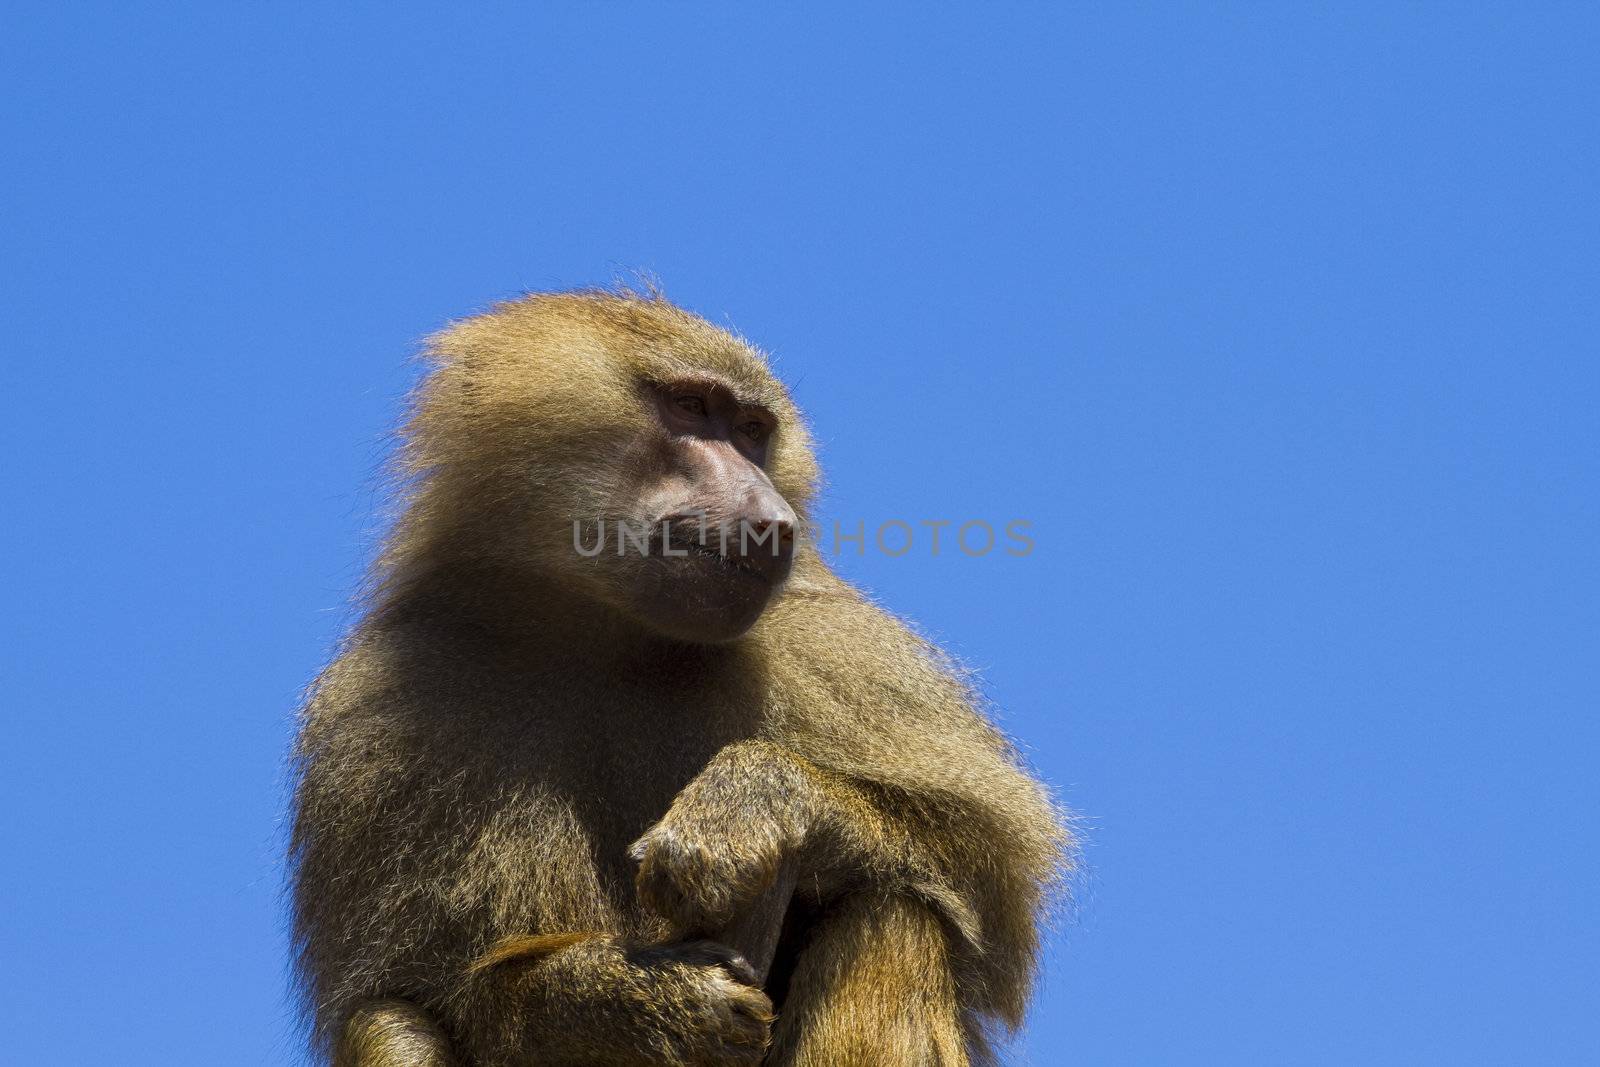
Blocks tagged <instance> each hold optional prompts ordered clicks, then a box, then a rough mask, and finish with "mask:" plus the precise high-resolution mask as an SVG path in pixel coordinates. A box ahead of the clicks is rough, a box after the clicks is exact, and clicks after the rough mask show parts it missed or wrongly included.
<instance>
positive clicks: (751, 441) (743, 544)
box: [591, 378, 797, 643]
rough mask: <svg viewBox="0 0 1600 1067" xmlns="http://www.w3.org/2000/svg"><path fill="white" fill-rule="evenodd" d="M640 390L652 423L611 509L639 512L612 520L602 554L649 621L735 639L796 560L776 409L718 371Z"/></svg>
mask: <svg viewBox="0 0 1600 1067" xmlns="http://www.w3.org/2000/svg"><path fill="white" fill-rule="evenodd" d="M638 395H639V403H640V405H641V407H642V408H643V409H644V412H645V421H644V426H645V429H644V431H643V433H642V435H641V440H640V441H639V442H638V443H637V444H636V445H635V447H634V448H633V449H631V450H630V451H631V457H630V458H631V462H630V463H629V464H628V467H629V468H630V469H631V470H632V471H633V472H634V474H633V477H631V478H627V479H625V480H624V485H623V487H622V492H623V495H624V497H625V498H626V499H625V500H624V501H619V503H621V504H623V506H622V507H621V508H618V509H617V510H616V511H613V514H616V513H619V512H620V513H622V514H627V515H630V516H631V518H630V519H629V520H626V521H624V522H622V523H618V524H613V525H612V527H611V528H610V529H605V530H604V537H603V538H602V540H601V543H602V544H603V546H604V551H603V553H602V554H601V555H600V556H597V558H596V562H599V561H600V560H601V559H604V560H605V561H606V565H607V568H608V569H610V570H612V571H613V574H612V577H613V579H614V581H613V588H614V589H620V590H621V593H622V600H623V604H622V606H623V607H624V609H625V610H626V611H628V612H629V613H630V614H632V615H633V616H634V617H635V618H637V619H638V620H639V621H640V622H642V623H644V624H645V625H646V626H648V627H649V628H650V629H652V630H655V631H657V632H659V633H662V634H665V635H667V636H669V637H675V638H678V639H680V640H685V641H692V642H697V643H714V642H721V641H729V640H732V639H734V638H737V637H739V636H740V635H742V634H743V633H744V632H745V631H746V630H748V629H749V628H750V627H751V626H752V625H753V624H754V623H755V621H756V619H757V618H759V617H760V615H761V613H762V611H763V610H764V609H765V608H766V606H767V604H768V603H770V602H771V600H772V598H773V596H774V595H775V594H776V593H777V592H778V590H779V589H780V588H781V587H782V586H783V583H784V581H785V580H786V579H787V578H788V576H789V571H790V567H791V565H792V563H793V560H794V550H795V525H796V521H797V520H796V517H795V511H794V509H793V508H792V507H791V506H790V505H789V502H788V501H787V500H785V499H784V497H783V494H782V493H780V492H779V491H778V490H777V488H776V487H775V486H774V485H773V483H772V481H771V479H770V478H769V477H768V475H767V470H766V468H767V460H768V454H769V451H770V448H771V444H772V440H773V436H774V434H775V432H776V431H777V429H778V419H777V416H776V415H775V414H774V413H773V412H772V411H770V410H769V409H768V408H766V407H765V406H763V405H761V404H759V403H755V402H751V401H748V400H741V399H740V398H739V397H738V396H737V395H736V394H735V392H734V391H733V389H732V388H731V387H730V386H728V385H726V384H724V383H722V382H719V381H717V380H715V379H712V378H677V379H672V380H667V381H657V382H645V383H641V384H640V386H639V389H638ZM630 505H631V506H630ZM597 533H598V531H591V535H594V534H597Z"/></svg>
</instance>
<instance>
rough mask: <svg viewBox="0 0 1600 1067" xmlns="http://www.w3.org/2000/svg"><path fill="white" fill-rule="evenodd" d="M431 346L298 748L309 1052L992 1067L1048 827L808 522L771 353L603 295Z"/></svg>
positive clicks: (1020, 991) (1050, 817) (461, 329)
mask: <svg viewBox="0 0 1600 1067" xmlns="http://www.w3.org/2000/svg"><path fill="white" fill-rule="evenodd" d="M427 355H428V358H429V360H430V363H431V367H430V370H429V373H428V374H427V375H426V376H425V378H424V380H423V381H422V383H421V384H420V385H419V386H418V388H417V390H416V392H415V394H414V396H413V398H412V402H411V406H410V410H409V415H408V418H407V420H406V423H405V426H404V428H403V435H402V442H403V443H402V446H401V448H400V449H399V450H398V461H397V471H398V475H397V480H398V484H399V489H398V492H399V504H398V507H397V511H396V516H395V519H394V523H393V526H392V529H391V531H390V533H389V535H388V537H387V540H386V541H385V544H384V546H383V549H382V551H381V552H380V554H379V556H378V558H377V560H376V562H375V564H374V568H373V573H372V575H371V576H370V578H369V582H368V586H367V588H366V590H365V593H364V596H363V600H362V605H363V611H362V615H361V617H360V619H359V620H358V622H357V624H356V625H355V627H354V628H353V630H352V632H351V633H350V634H349V635H348V636H347V638H346V639H345V643H344V645H343V647H342V649H341V652H340V654H339V656H338V657H337V659H336V660H335V661H334V662H333V663H332V664H331V665H330V666H329V667H328V668H327V669H326V670H325V671H324V673H323V674H322V675H321V677H320V678H318V680H317V681H316V682H315V683H314V684H313V685H312V687H311V689H310V693H309V697H308V701H307V704H306V707H305V709H304V713H303V726H302V732H301V736H300V740H299V743H298V746H297V749H296V755H295V766H296V772H297V774H296V785H297V789H296V811H295V818H294V825H293V834H292V842H291V846H290V849H291V857H290V858H291V869H292V880H293V912H294V925H293V931H294V943H295V947H296V965H297V970H298V974H299V976H300V986H301V989H302V993H303V997H304V1005H305V1011H306V1015H307V1019H308V1027H309V1030H310V1033H311V1042H312V1047H313V1050H314V1054H315V1055H316V1056H317V1057H318V1058H319V1060H320V1061H327V1060H329V1059H331V1060H333V1061H334V1062H335V1063H337V1064H340V1065H343V1067H357V1065H359V1067H442V1065H446V1064H450V1065H456V1067H469V1065H470V1067H500V1065H507V1067H509V1065H544V1067H556V1065H567V1064H574V1065H576V1064H604V1065H620V1067H630V1065H644V1064H695V1065H701V1064H704V1065H724V1064H730V1065H731V1064H738V1065H745V1064H756V1063H767V1064H774V1065H785V1067H797V1065H805V1067H851V1065H873V1067H900V1065H933V1064H939V1065H952V1064H968V1063H990V1062H993V1057H994V1048H995V1040H994V1039H995V1038H996V1037H997V1036H998V1035H999V1034H1000V1033H1001V1032H1002V1031H1004V1030H1005V1029H1008V1028H1012V1027H1015V1026H1016V1025H1017V1024H1018V1023H1019V1022H1020V1020H1021V1018H1022V1015H1023V1012H1024V1007H1025V1002H1026V1000H1027V997H1028V993H1029V989H1030V985H1031V982H1032V978H1033V972H1034V967H1035V961H1036V955H1037V950H1038V938H1039V933H1038V931H1039V927H1040V924H1041V921H1042V916H1043V915H1044V914H1046V913H1047V911H1048V904H1049V901H1050V899H1051V898H1052V896H1053V895H1054V894H1053V887H1054V886H1055V885H1057V884H1058V880H1059V875H1060V873H1061V872H1062V870H1063V869H1064V865H1065V857H1066V855H1067V851H1066V850H1067V846H1068V844H1069V839H1068V834H1067V832H1066V830H1065V828H1064V823H1063V820H1062V818H1061V814H1060V812H1059V811H1058V810H1057V809H1056V808H1055V807H1054V805H1053V804H1052V802H1051V800H1050V799H1049V797H1048V795H1047V792H1046V791H1045V790H1044V788H1043V787H1042V786H1041V785H1039V784H1038V783H1037V782H1036V781H1034V780H1033V779H1032V778H1031V777H1029V776H1028V775H1027V774H1026V773H1025V772H1024V771H1023V770H1022V768H1021V764H1020V761H1019V759H1018V757H1017V755H1016V754H1015V752H1014V750H1013V748H1012V746H1011V745H1010V743H1009V742H1008V741H1007V740H1006V739H1005V738H1004V737H1003V736H1002V735H1001V734H1000V733H999V732H998V730H997V729H996V728H995V727H994V726H992V725H991V724H990V722H989V721H988V720H987V718H986V717H985V716H984V714H983V713H982V711H981V710H980V704H979V702H978V701H977V700H976V699H975V697H974V695H973V693H972V691H971V689H970V687H969V686H968V684H967V683H966V682H965V680H964V677H963V675H962V673H961V671H960V670H959V669H957V668H956V667H955V666H954V665H953V664H952V663H951V662H950V660H949V659H948V658H947V657H946V656H945V655H943V654H942V653H941V652H940V651H939V650H938V649H937V648H936V647H934V646H933V645H931V644H930V643H928V642H926V641H924V640H923V639H921V638H920V637H918V636H917V635H915V634H914V633H913V632H911V631H910V630H909V629H908V628H907V627H906V626H904V625H903V624H902V623H900V622H899V621H897V620H896V619H894V618H893V617H891V616H890V615H888V614H886V613H885V612H884V611H882V610H880V609H879V608H877V607H876V606H874V605H873V604H872V603H870V602H869V601H868V600H867V599H865V598H864V597H863V596H862V595H861V594H860V593H858V592H857V591H856V590H855V589H854V588H852V587H851V586H850V585H848V584H847V583H846V582H844V581H843V580H842V579H840V578H839V577H837V576H836V575H835V574H834V573H833V572H832V571H831V570H830V569H829V567H828V566H827V564H826V562H825V561H824V560H823V559H822V557H821V555H820V553H819V552H818V550H817V549H816V547H815V546H813V545H811V544H809V543H808V542H807V539H806V538H805V537H803V536H800V528H801V526H802V524H803V522H804V520H805V518H806V516H807V515H808V513H809V511H808V509H809V506H810V502H811V497H812V493H813V487H814V483H815V482H816V480H817V477H818V471H817V467H816V465H815V462H814V460H813V458H812V452H811V447H810V444H809V442H808V438H807V432H806V429H805V427H804V425H803V423H802V421H801V419H800V416H799V414H798V412H797V411H796V410H795V407H794V405H793V404H792V402H791V401H790V399H789V396H788V394H787V392H786V391H785V390H784V388H783V386H782V385H780V384H779V382H778V381H777V379H776V378H775V377H774V376H773V374H772V373H771V371H770V370H769V369H768V367H767V365H766V363H765V361H764V359H763V357H762V356H761V355H759V354H758V353H757V352H756V351H755V350H754V349H752V348H751V347H750V346H749V345H748V344H746V343H745V342H744V341H743V340H741V339H739V338H737V337H735V336H733V335H732V334H730V333H728V332H725V331H723V330H721V329H719V328H716V327H714V326H712V325H710V324H709V323H707V322H706V321H704V320H703V319H701V318H698V317H697V316H694V315H692V314H690V313H688V312H686V311H683V310H681V309H679V308H677V307H675V306H673V305H672V304H670V303H668V302H667V301H666V300H665V299H664V298H662V297H660V296H659V295H656V294H653V293H651V294H636V293H631V292H628V291H609V290H606V291H593V292H579V293H563V294H544V295H534V296H529V297H525V298H522V299H518V300H514V301H511V302H508V303H505V304H502V305H499V306H497V307H496V308H494V309H492V310H491V311H489V312H488V313H485V314H482V315H480V316H477V317H474V318H469V319H466V320H464V321H462V322H459V323H457V324H455V325H453V326H451V327H449V328H448V329H446V330H444V331H443V332H442V333H440V334H439V335H437V336H436V337H434V338H432V340H431V342H430V343H429V345H428V348H427ZM617 524H621V525H622V526H628V527H629V528H633V527H637V528H638V529H640V530H643V531H645V532H644V533H642V534H640V537H639V541H638V543H635V544H631V545H630V544H628V543H627V542H626V540H622V541H621V543H619V544H612V543H611V542H610V541H609V540H608V541H606V542H604V550H603V551H593V550H592V546H593V545H594V544H595V543H597V541H596V531H599V532H600V533H601V534H604V533H605V532H606V531H607V530H608V528H610V527H611V526H613V525H617ZM619 528H620V527H619ZM730 528H732V529H737V530H738V531H739V533H740V534H741V535H742V536H741V537H739V538H728V537H726V536H725V535H726V534H727V532H728V531H729V529H730ZM752 534H753V540H752V538H751V537H750V536H743V535H752Z"/></svg>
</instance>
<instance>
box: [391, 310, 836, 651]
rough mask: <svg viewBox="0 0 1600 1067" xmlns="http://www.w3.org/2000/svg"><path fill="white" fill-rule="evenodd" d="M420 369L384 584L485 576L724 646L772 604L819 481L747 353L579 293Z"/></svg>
mask: <svg viewBox="0 0 1600 1067" xmlns="http://www.w3.org/2000/svg"><path fill="white" fill-rule="evenodd" d="M429 353H430V355H431V356H432V357H433V360H434V367H433V370H432V372H431V373H430V375H429V376H428V378H427V379H426V380H425V381H424V383H423V384H422V386H421V387H420V388H419V390H418V393H417V396H416V398H415V405H414V410H413V414H412V418H411V420H410V422H409V423H408V426H407V431H406V450H405V453H404V456H405V462H406V473H407V474H408V476H409V477H410V478H412V479H413V480H414V488H413V492H412V494H411V498H410V503H409V505H408V507H407V510H406V513H405V515H404V516H403V517H402V519H401V520H400V522H399V524H398V525H397V527H396V533H395V536H394V538H393V539H392V542H391V547H390V552H389V554H388V563H389V571H390V573H391V574H392V575H396V574H401V575H403V573H404V572H406V571H415V570H416V569H418V568H422V569H428V568H430V567H435V566H438V565H443V564H448V563H451V562H455V563H463V562H476V563H480V564H485V563H487V564H492V565H493V566H494V567H496V568H497V569H501V570H505V569H512V570H516V571H519V572H522V573H526V574H536V575H537V576H538V577H539V578H540V579H541V580H542V583H543V585H544V587H546V588H548V589H551V590H552V591H556V590H559V591H561V592H563V593H566V594H573V593H576V594H578V597H579V599H580V600H581V601H584V602H587V603H590V604H592V605H595V606H599V607H604V608H605V609H608V610H609V611H611V612H615V613H621V615H622V616H624V617H625V618H627V619H629V620H631V621H632V622H634V623H637V624H638V625H640V626H642V627H645V628H647V629H649V630H651V631H654V632H656V633H659V634H662V635H666V636H669V637H672V638H676V639H679V640H684V641H692V642H697V643H707V642H722V641H729V640H733V639H735V638H737V637H739V636H740V635H742V634H743V633H745V631H747V630H748V629H749V628H750V627H751V626H752V625H753V624H754V623H755V622H756V620H757V619H758V618H759V617H760V615H761V613H762V611H763V610H765V608H766V607H767V605H768V604H769V603H771V601H772V599H773V598H774V597H775V596H776V595H778V594H779V592H780V591H781V589H782V588H783V585H784V582H785V580H786V579H787V578H788V576H789V573H790V569H791V567H792V565H793V563H794V559H795V555H796V553H797V551H803V548H801V547H800V543H801V537H800V526H801V524H802V522H803V519H804V516H805V513H806V508H807V505H808V502H809V497H810V493H811V489H812V483H813V482H814V480H815V478H816V467H815V463H814V461H813V460H812V458H811V452H810V447H809V445H808V442H807V439H806V434H805V429H804V427H803V426H802V424H801V420H800V418H799V415H798V413H797V412H796V410H795V408H794V405H793V404H792V403H791V402H790V400H789V398H788V395H787V393H786V392H785V390H784V389H783V387H782V385H781V384H780V383H779V382H778V381H777V379H776V378H774V377H773V375H772V373H771V371H770V370H768V368H767V366H766V364H765V362H764V361H763V360H762V358H761V356H760V355H759V354H758V353H756V352H755V351H754V350H753V349H752V348H751V347H750V346H749V345H747V344H745V343H744V342H743V341H741V340H739V339H738V338H736V337H734V336H732V335H731V334H729V333H727V332H725V331H723V330H719V329H717V328H715V327H713V326H711V325H710V324H709V323H707V322H705V321H704V320H702V319H700V318H698V317H696V316H694V315H691V314H689V313H688V312H685V311H682V310H681V309H679V308H676V307H674V306H672V305H671V304H668V303H666V302H665V301H664V300H660V299H657V298H653V297H641V296H634V295H631V294H613V293H595V294H579V295H574V294H563V295H559V296H532V297H528V298H526V299H523V300H519V301H514V302H511V303H508V304H504V305H501V306H499V307H497V308H495V309H494V310H492V311H490V312H489V313H487V314H484V315H481V316H478V317H476V318H472V319H468V320H466V321H464V322H460V323H457V324H456V325H454V326H452V327H451V328H449V329H447V330H445V331H444V332H443V333H441V334H439V335H438V336H437V337H435V338H433V340H432V342H431V344H430V347H429Z"/></svg>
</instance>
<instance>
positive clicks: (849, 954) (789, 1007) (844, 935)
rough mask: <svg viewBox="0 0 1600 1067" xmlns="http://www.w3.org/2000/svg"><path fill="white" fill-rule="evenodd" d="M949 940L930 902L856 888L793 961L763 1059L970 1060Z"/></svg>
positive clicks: (871, 1065)
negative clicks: (768, 1051) (769, 1046)
mask: <svg viewBox="0 0 1600 1067" xmlns="http://www.w3.org/2000/svg"><path fill="white" fill-rule="evenodd" d="M965 1023H966V1017H965V1014H964V1013H963V1011H962V1009H961V1004H960V1001H959V997H958V994H957V987H956V981H955V978H954V976H953V973H952V971H951V966H950V960H949V943H948V941H947V940H946V936H945V933H944V929H943V926H942V924H941V923H940V921H939V919H938V918H937V917H936V916H935V915H934V914H933V912H932V910H931V909H930V908H928V906H927V905H925V904H923V903H922V902H921V901H917V900H913V899H910V898H907V897H903V896H899V895H895V894H875V893H862V894H856V895H853V896H850V897H848V898H846V899H844V900H842V901H840V902H839V903H838V904H837V905H835V906H834V907H833V908H831V909H829V911H828V913H827V914H826V915H825V916H823V917H822V918H821V919H820V920H819V921H818V924H817V926H816V927H815V929H814V930H813V932H812V933H811V936H810V938H809V940H808V941H807V944H806V947H805V948H804V949H803V950H802V951H801V953H800V955H799V957H798V959H797V960H796V961H795V969H794V973H793V975H792V976H791V978H790V980H789V991H788V996H787V997H786V998H785V1000H784V1003H783V1011H782V1013H781V1015H780V1018H779V1021H778V1025H777V1027H776V1029H775V1031H774V1034H773V1050H772V1053H771V1055H770V1056H769V1058H768V1059H767V1064H768V1067H933V1065H938V1067H968V1065H969V1064H970V1063H972V1062H973V1059H974V1058H976V1059H977V1060H979V1062H986V1061H987V1053H986V1052H985V1050H984V1048H983V1043H982V1039H981V1036H980V1035H978V1034H977V1033H976V1032H971V1031H969V1028H968V1027H967V1026H966V1025H965Z"/></svg>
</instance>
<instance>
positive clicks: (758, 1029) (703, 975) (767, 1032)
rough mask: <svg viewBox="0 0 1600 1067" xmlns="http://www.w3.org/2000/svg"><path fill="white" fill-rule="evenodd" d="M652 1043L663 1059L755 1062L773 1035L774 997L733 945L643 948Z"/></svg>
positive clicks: (708, 1066)
mask: <svg viewBox="0 0 1600 1067" xmlns="http://www.w3.org/2000/svg"><path fill="white" fill-rule="evenodd" d="M637 962H639V963H641V964H642V965H643V967H644V972H645V973H646V974H647V975H649V976H651V977H652V978H653V979H654V981H652V982H648V983H646V986H645V988H644V989H643V994H644V996H645V997H646V998H647V1000H648V1004H647V1005H646V1007H647V1008H648V1011H647V1012H646V1016H647V1017H648V1018H650V1019H652V1020H655V1024H656V1027H657V1029H656V1030H655V1033H654V1034H653V1035H652V1037H651V1041H650V1043H651V1044H653V1045H655V1046H656V1047H657V1050H658V1051H659V1053H660V1054H661V1055H662V1058H663V1060H664V1061H665V1062H667V1063H672V1064H684V1065H693V1067H747V1065H749V1067H753V1065H755V1064H759V1063H760V1062H761V1060H762V1058H763V1057H764V1056H765V1055H766V1052H767V1046H768V1045H769V1044H770V1043H771V1040H772V1021H773V1011H772V1001H770V1000H768V999H767V995H766V994H765V993H763V992H762V991H761V990H760V988H759V987H758V986H757V984H756V976H755V973H754V972H753V971H752V970H751V968H750V965H749V964H748V963H746V962H745V960H744V958H743V957H742V956H740V955H739V954H738V953H737V952H735V951H734V950H733V949H731V948H728V947H727V946H726V945H720V944H717V943H715V942H712V941H689V942H685V943H682V944H676V945H668V946H663V947H659V948H652V949H645V950H642V954H641V957H640V958H639V959H638V960H637Z"/></svg>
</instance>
